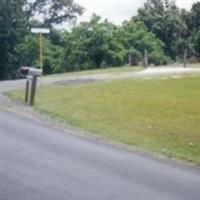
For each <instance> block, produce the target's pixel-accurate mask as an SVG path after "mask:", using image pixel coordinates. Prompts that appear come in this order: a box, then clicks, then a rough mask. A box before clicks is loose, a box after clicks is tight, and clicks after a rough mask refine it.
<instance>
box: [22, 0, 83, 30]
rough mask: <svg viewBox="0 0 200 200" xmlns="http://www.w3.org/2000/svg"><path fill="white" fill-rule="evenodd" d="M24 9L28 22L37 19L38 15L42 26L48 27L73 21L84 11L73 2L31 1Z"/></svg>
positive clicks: (61, 0)
mask: <svg viewBox="0 0 200 200" xmlns="http://www.w3.org/2000/svg"><path fill="white" fill-rule="evenodd" d="M25 9H26V15H27V18H28V19H29V20H30V19H34V18H35V17H37V18H38V15H39V16H40V18H41V19H42V24H44V25H46V26H48V27H52V26H53V25H56V24H61V23H63V22H66V21H74V20H75V19H76V17H77V15H81V14H82V13H83V10H84V9H83V7H81V6H80V5H78V4H76V3H75V2H74V0H33V1H31V2H29V3H27V5H26V7H25Z"/></svg>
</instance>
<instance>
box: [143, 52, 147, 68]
mask: <svg viewBox="0 0 200 200" xmlns="http://www.w3.org/2000/svg"><path fill="white" fill-rule="evenodd" d="M144 67H145V68H147V67H148V52H147V50H146V49H145V50H144Z"/></svg>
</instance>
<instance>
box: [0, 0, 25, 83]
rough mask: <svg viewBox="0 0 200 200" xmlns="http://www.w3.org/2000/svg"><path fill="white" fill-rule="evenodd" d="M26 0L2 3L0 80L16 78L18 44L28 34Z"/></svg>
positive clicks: (0, 9)
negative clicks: (24, 7)
mask: <svg viewBox="0 0 200 200" xmlns="http://www.w3.org/2000/svg"><path fill="white" fill-rule="evenodd" d="M24 5H25V1H24V0H17V1H16V0H1V1H0V13H1V15H0V45H1V46H0V47H1V48H0V80H2V79H6V78H15V77H16V75H17V74H16V69H17V67H18V58H17V56H16V55H17V52H16V49H15V47H16V44H18V43H19V42H20V41H21V39H22V38H23V36H24V34H25V32H26V20H25V14H24V11H23V6H24Z"/></svg>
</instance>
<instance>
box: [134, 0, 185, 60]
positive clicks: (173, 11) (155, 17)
mask: <svg viewBox="0 0 200 200" xmlns="http://www.w3.org/2000/svg"><path fill="white" fill-rule="evenodd" d="M138 13H139V14H138V16H137V17H136V18H135V20H139V21H142V22H144V24H145V25H146V26H147V28H148V29H149V30H150V31H151V32H153V33H154V34H155V35H156V36H157V37H158V38H159V39H161V40H162V41H163V42H164V43H165V52H166V53H167V55H169V56H171V57H172V58H175V57H176V49H175V47H176V41H177V40H178V38H180V37H181V38H186V37H187V31H188V30H187V25H186V23H185V21H184V20H183V19H182V16H181V11H180V9H178V8H177V7H176V5H175V1H169V0H165V1H163V0H148V1H147V2H146V3H145V4H144V7H143V8H141V9H139V12H138Z"/></svg>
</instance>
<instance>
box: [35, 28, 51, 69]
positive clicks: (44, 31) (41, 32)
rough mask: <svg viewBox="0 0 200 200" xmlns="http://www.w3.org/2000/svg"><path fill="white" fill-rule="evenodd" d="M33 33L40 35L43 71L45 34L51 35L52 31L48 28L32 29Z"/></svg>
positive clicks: (41, 66) (41, 67)
mask: <svg viewBox="0 0 200 200" xmlns="http://www.w3.org/2000/svg"><path fill="white" fill-rule="evenodd" d="M31 33H35V34H38V35H39V46H40V56H39V58H40V69H41V70H43V34H49V33H50V29H47V28H32V29H31Z"/></svg>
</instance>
